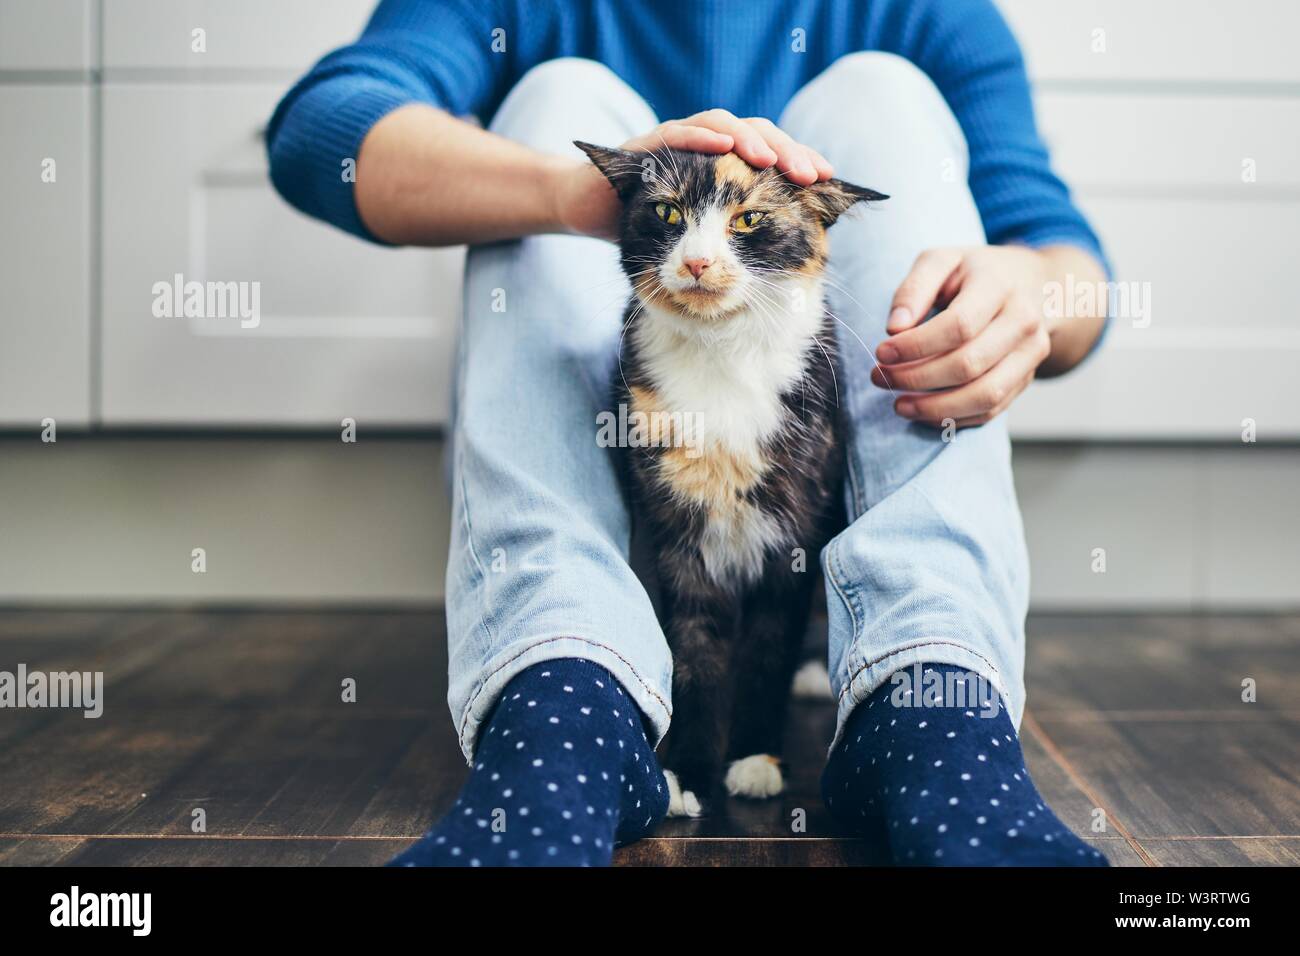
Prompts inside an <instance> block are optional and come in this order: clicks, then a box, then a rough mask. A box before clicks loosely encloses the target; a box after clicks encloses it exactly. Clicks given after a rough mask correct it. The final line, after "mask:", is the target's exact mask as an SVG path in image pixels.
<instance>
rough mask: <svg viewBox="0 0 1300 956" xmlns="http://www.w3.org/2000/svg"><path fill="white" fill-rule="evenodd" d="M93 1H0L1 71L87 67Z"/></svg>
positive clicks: (90, 52) (91, 49)
mask: <svg viewBox="0 0 1300 956" xmlns="http://www.w3.org/2000/svg"><path fill="white" fill-rule="evenodd" d="M91 3H92V0H0V70H87V69H90V68H91V67H92V66H94V65H95V61H94V51H95V43H94V35H93V31H94V27H93V24H94V21H93V19H92V17H91Z"/></svg>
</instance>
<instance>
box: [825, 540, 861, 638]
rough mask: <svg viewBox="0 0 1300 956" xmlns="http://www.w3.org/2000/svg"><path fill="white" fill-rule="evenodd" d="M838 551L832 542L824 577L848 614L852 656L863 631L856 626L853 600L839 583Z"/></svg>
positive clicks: (827, 555) (856, 616)
mask: <svg viewBox="0 0 1300 956" xmlns="http://www.w3.org/2000/svg"><path fill="white" fill-rule="evenodd" d="M838 550H839V549H838V547H837V546H836V544H835V543H834V542H832V543H831V545H830V546H829V547H828V548H827V549H826V564H827V566H828V567H827V571H828V573H827V575H826V577H827V579H828V580H829V581H830V582H831V587H833V588H834V589H835V593H836V594H837V595H838V596H839V599H840V601H841V603H843V605H844V608H845V610H847V611H848V612H849V624H850V626H851V627H852V629H853V641H852V643H851V644H850V645H849V646H850V651H849V653H850V654H852V648H854V647H857V645H858V638H859V636H860V635H861V634H862V632H863V629H862V628H861V627H859V625H858V612H857V608H856V607H855V605H854V603H853V599H852V598H851V597H850V596H849V594H848V591H847V588H846V586H845V585H844V584H843V583H841V578H842V577H843V574H842V572H841V571H840V568H839V560H838V557H837V554H836V552H837V551H838Z"/></svg>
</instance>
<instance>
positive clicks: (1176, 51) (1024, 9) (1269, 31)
mask: <svg viewBox="0 0 1300 956" xmlns="http://www.w3.org/2000/svg"><path fill="white" fill-rule="evenodd" d="M997 4H998V6H999V7H1000V8H1001V9H1002V12H1003V13H1004V14H1005V16H1006V18H1007V20H1008V21H1009V22H1010V24H1011V27H1012V29H1013V30H1014V31H1015V32H1016V35H1017V36H1018V37H1019V38H1020V42H1021V45H1022V46H1023V47H1024V49H1025V56H1026V59H1027V61H1028V63H1029V69H1030V73H1031V75H1032V76H1033V78H1034V79H1035V80H1047V81H1050V82H1052V83H1056V82H1057V81H1071V80H1087V81H1102V82H1108V83H1114V82H1118V83H1120V84H1124V83H1133V82H1139V83H1146V82H1175V83H1183V82H1190V83H1195V84H1198V85H1203V84H1207V83H1216V82H1224V83H1233V84H1240V83H1243V82H1256V83H1279V82H1285V83H1293V82H1295V81H1296V80H1300V60H1298V59H1297V58H1296V55H1295V33H1296V27H1297V25H1300V24H1298V22H1297V21H1300V7H1298V5H1297V4H1296V2H1295V0H1138V2H1134V0H997Z"/></svg>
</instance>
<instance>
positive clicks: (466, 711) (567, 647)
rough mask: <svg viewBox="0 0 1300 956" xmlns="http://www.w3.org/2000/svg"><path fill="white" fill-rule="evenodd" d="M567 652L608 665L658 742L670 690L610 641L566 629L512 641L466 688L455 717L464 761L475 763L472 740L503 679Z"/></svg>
mask: <svg viewBox="0 0 1300 956" xmlns="http://www.w3.org/2000/svg"><path fill="white" fill-rule="evenodd" d="M566 657H577V658H581V659H582V660H586V661H591V662H592V663H594V664H600V665H601V666H602V667H607V668H609V672H610V673H611V674H613V675H614V678H615V679H616V680H617V681H618V682H619V683H620V684H621V685H622V686H623V689H624V690H625V691H627V693H628V694H629V695H630V696H631V697H632V700H633V701H635V702H636V705H637V706H638V707H639V708H640V709H641V713H642V714H644V715H645V717H646V719H647V720H649V721H650V724H651V726H652V727H653V728H654V734H655V736H654V739H653V740H652V741H651V745H652V746H656V747H657V746H658V745H659V741H661V740H662V739H663V737H664V735H665V734H666V733H668V724H669V721H670V720H671V719H672V706H671V705H670V704H669V702H668V695H666V694H664V693H662V692H661V691H660V690H659V688H657V687H656V686H655V685H654V684H653V683H652V682H650V681H648V680H646V679H645V678H644V677H642V676H641V674H640V672H638V671H637V669H636V667H635V665H633V664H632V662H631V661H629V660H628V659H627V658H626V657H624V656H623V655H622V654H620V653H619V652H618V651H616V650H614V648H612V647H610V646H609V645H608V644H602V643H601V642H600V641H593V640H591V639H589V638H585V637H577V636H575V635H571V634H566V635H557V636H553V637H541V638H536V639H532V640H524V641H520V642H517V643H515V644H512V645H511V646H510V647H509V648H507V649H506V650H505V651H504V652H503V654H502V655H500V656H499V657H498V658H497V659H496V660H494V661H492V662H489V664H488V665H487V666H486V667H485V668H484V671H485V675H486V676H484V677H483V679H482V680H481V681H479V684H478V687H477V688H475V690H474V692H473V693H472V694H470V697H469V700H468V701H466V703H465V706H464V708H463V709H462V710H461V717H460V721H459V731H458V736H459V739H460V749H461V752H462V753H463V754H464V756H465V760H466V762H467V763H469V764H471V765H472V764H473V763H474V745H475V743H476V742H477V739H478V732H479V729H480V727H481V726H482V724H483V721H484V720H486V719H487V716H488V714H489V713H491V710H492V707H493V705H494V704H495V703H496V701H497V698H498V697H499V696H500V695H501V691H502V690H504V689H505V686H506V684H508V683H510V681H511V680H512V679H513V678H514V677H515V675H516V674H518V673H520V672H521V671H524V670H526V669H527V668H529V667H532V666H533V665H534V664H540V663H542V662H543V661H553V660H559V659H561V658H566Z"/></svg>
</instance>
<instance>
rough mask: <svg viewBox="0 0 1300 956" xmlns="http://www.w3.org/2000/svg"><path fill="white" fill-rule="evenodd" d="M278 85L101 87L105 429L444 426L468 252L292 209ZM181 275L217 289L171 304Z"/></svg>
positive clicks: (190, 280)
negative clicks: (247, 310) (279, 160)
mask: <svg viewBox="0 0 1300 956" xmlns="http://www.w3.org/2000/svg"><path fill="white" fill-rule="evenodd" d="M282 92H283V89H282V87H280V86H279V85H276V86H260V85H239V86H204V85H200V84H186V85H184V86H182V87H169V88H164V87H156V86H150V85H136V84H130V85H126V86H119V85H116V84H111V83H110V84H107V85H105V87H104V95H103V108H104V117H103V175H104V199H103V245H104V250H103V283H102V296H103V298H102V302H103V342H102V356H103V366H102V382H103V395H102V410H103V419H104V422H105V423H106V424H109V425H167V424H176V425H182V424H199V425H271V426H275V425H284V426H322V425H323V426H329V427H335V428H337V427H338V423H339V421H340V419H342V418H354V419H356V420H357V422H358V423H359V424H360V425H362V426H363V427H364V425H365V424H367V423H371V424H388V425H432V424H438V423H441V422H442V421H444V420H445V419H446V415H447V404H448V403H447V398H448V380H449V369H450V364H451V351H452V341H453V339H454V329H455V317H456V315H457V314H458V310H459V300H460V292H459V290H460V274H461V269H462V263H463V251H462V250H458V249H457V250H438V251H428V250H416V249H401V250H398V249H385V248H381V247H378V246H373V245H370V244H367V243H364V242H362V241H360V240H358V239H355V238H352V237H351V236H348V235H345V234H343V233H341V232H339V231H337V230H334V229H331V228H329V227H327V226H325V225H323V224H321V223H318V222H315V221H313V220H310V219H308V218H307V217H305V216H303V215H301V214H299V213H298V212H296V211H294V210H292V209H291V208H289V207H288V206H287V205H286V204H285V203H284V202H283V201H282V200H281V199H280V198H279V196H277V195H276V194H275V192H274V190H273V189H272V187H271V185H270V182H269V180H268V178H267V170H266V159H265V152H264V148H263V145H262V142H261V136H260V130H261V128H262V126H263V124H264V123H265V121H266V118H267V116H268V115H269V114H270V111H271V109H272V107H273V106H274V105H275V102H276V100H277V98H278V97H279V95H280V94H281V93H282ZM177 275H180V276H182V277H183V279H182V281H183V283H190V282H196V283H201V284H204V286H203V287H202V288H204V289H206V290H207V292H210V293H215V295H216V298H212V297H211V296H209V295H208V294H207V293H205V294H204V295H201V296H200V297H199V299H200V301H199V303H198V306H199V307H198V308H197V309H196V310H195V311H196V312H197V313H198V314H190V315H188V316H187V315H186V310H185V308H184V302H183V300H184V298H186V297H187V296H182V297H181V298H182V301H173V302H167V301H165V300H166V298H167V297H168V296H169V290H170V289H171V288H174V287H175V285H176V279H175V277H176V276H177ZM230 284H234V285H230ZM226 294H229V295H231V296H232V298H230V299H226V298H223V296H225V295H226ZM235 295H239V296H242V297H243V298H242V299H241V300H240V302H239V303H238V304H242V305H245V306H252V305H256V306H257V308H258V315H257V318H256V321H255V322H254V321H253V320H252V319H251V318H248V319H245V318H241V317H240V315H239V314H237V313H238V308H236V305H237V303H236V302H235V299H234V298H233V296H235ZM160 297H162V298H160ZM227 306H229V308H227ZM223 311H224V312H225V313H226V315H225V316H223V315H222V314H221V313H222V312H223Z"/></svg>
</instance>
